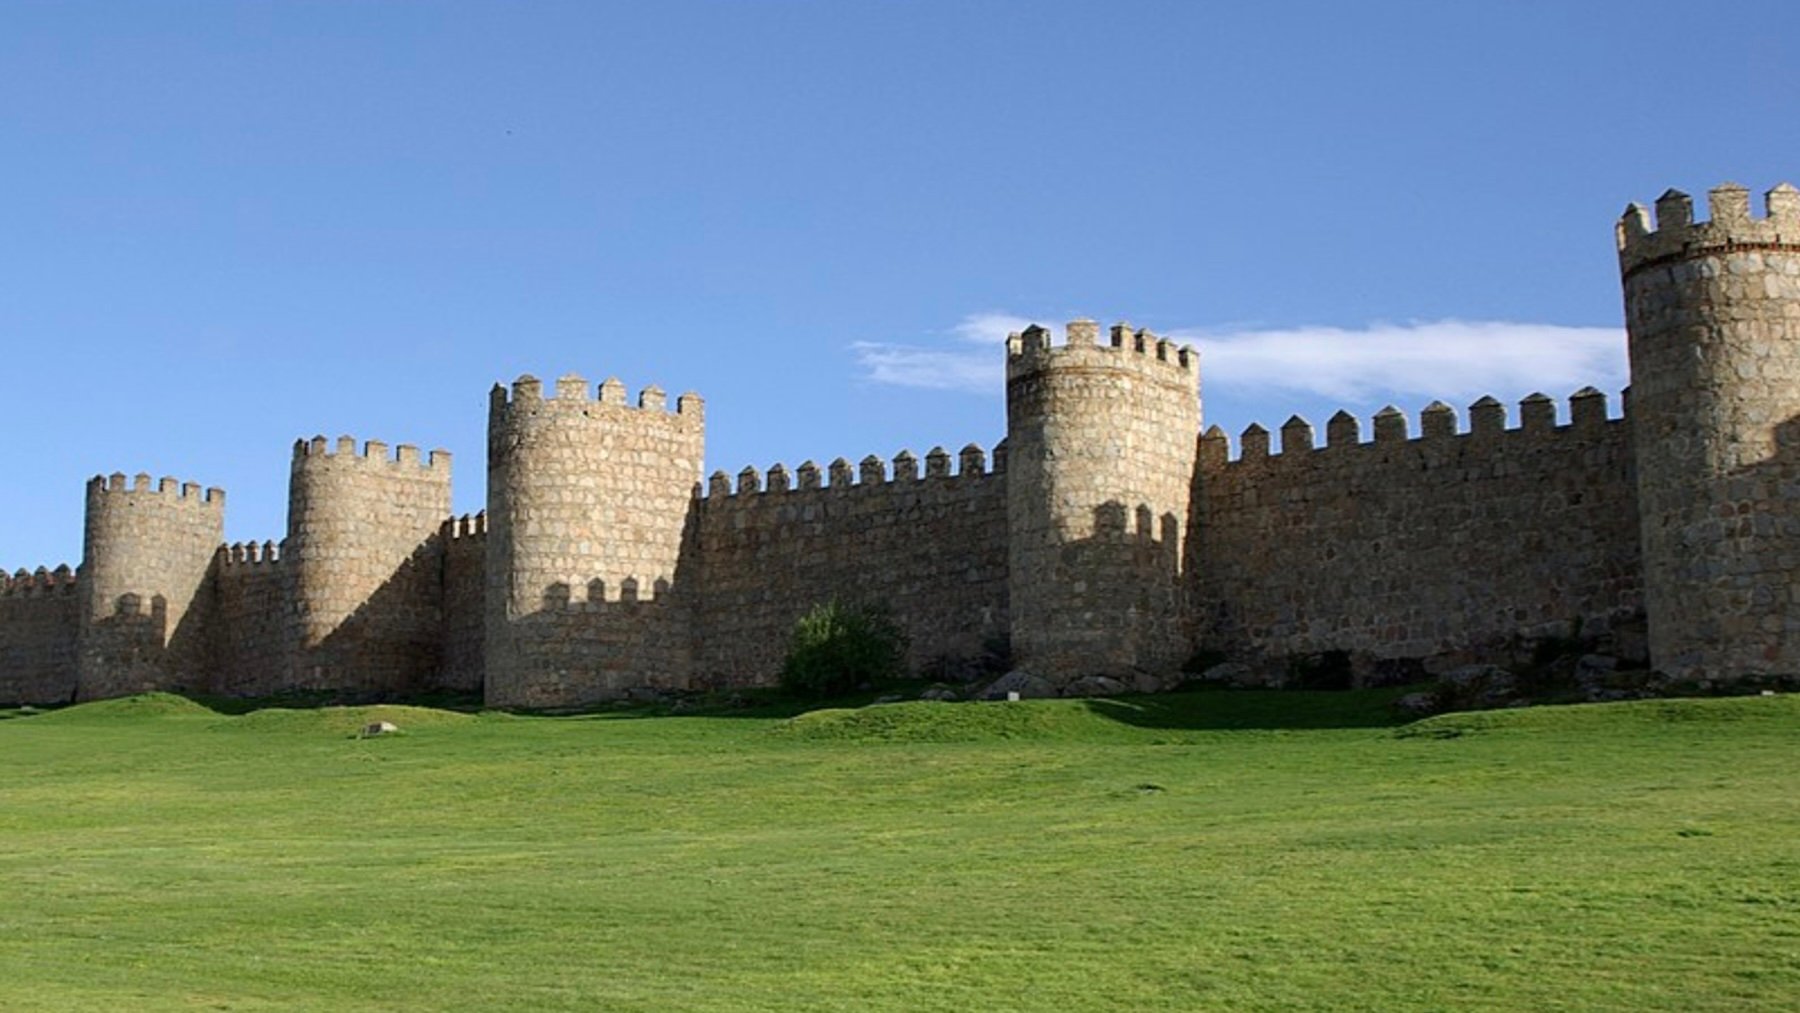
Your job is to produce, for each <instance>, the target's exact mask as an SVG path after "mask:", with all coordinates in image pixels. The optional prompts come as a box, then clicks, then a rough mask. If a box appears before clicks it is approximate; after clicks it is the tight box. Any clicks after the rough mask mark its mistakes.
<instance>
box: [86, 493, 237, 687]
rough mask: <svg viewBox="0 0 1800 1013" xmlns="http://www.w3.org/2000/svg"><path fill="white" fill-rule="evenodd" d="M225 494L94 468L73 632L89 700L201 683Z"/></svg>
mask: <svg viewBox="0 0 1800 1013" xmlns="http://www.w3.org/2000/svg"><path fill="white" fill-rule="evenodd" d="M224 540H225V493H224V492H223V491H222V490H219V489H208V490H206V492H205V493H204V494H202V493H201V491H200V487H199V486H198V485H195V484H193V483H192V482H189V483H185V484H183V483H178V482H176V481H175V480H174V479H172V478H165V479H162V480H161V481H160V482H158V483H157V484H156V485H155V486H154V487H153V486H152V485H151V484H150V476H149V475H138V476H137V477H136V479H135V480H133V481H132V483H131V485H130V486H129V487H127V485H126V481H125V476H124V475H120V474H115V475H113V476H112V477H111V478H110V479H108V478H100V477H98V476H96V477H95V478H93V479H92V480H90V481H89V482H88V486H87V523H86V529H85V531H84V532H83V537H82V564H81V577H80V583H79V585H78V587H79V593H80V598H81V605H80V625H79V627H78V628H77V635H76V695H77V697H79V698H80V699H83V700H99V699H103V698H106V697H114V696H125V695H128V694H131V693H141V692H145V691H148V690H158V689H193V690H204V689H207V688H208V687H207V686H206V685H205V678H206V673H207V671H208V668H209V662H210V660H211V659H210V654H209V651H210V639H209V636H210V631H209V630H208V628H207V626H208V621H209V619H210V611H211V610H210V608H209V604H210V601H211V594H210V591H211V586H210V584H209V583H208V576H209V574H210V573H211V567H212V561H213V556H214V554H215V553H216V552H217V551H218V548H219V545H220V543H222V542H223V541H224Z"/></svg>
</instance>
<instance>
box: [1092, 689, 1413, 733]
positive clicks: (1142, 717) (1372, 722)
mask: <svg viewBox="0 0 1800 1013" xmlns="http://www.w3.org/2000/svg"><path fill="white" fill-rule="evenodd" d="M1404 692H1406V691H1405V690H1404V689H1359V690H1342V691H1335V692H1309V691H1305V690H1275V689H1218V690H1189V691H1185V692H1180V693H1166V694H1159V695H1156V696H1133V697H1097V698H1092V699H1088V700H1083V701H1082V703H1083V704H1085V705H1086V706H1087V708H1088V710H1089V711H1091V712H1093V713H1094V714H1097V715H1099V716H1101V717H1104V718H1108V719H1110V720H1113V721H1118V722H1120V723H1121V724H1128V725H1134V726H1136V727H1138V728H1169V729H1186V730H1190V731H1208V730H1220V731H1224V730H1232V729H1245V730H1277V729H1316V728H1391V727H1394V726H1397V725H1403V724H1406V723H1407V722H1408V721H1410V720H1412V719H1410V718H1404V717H1400V716H1398V715H1397V714H1396V713H1395V712H1394V701H1395V699H1397V698H1398V697H1399V696H1401V694H1403V693H1404Z"/></svg>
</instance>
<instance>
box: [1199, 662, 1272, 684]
mask: <svg viewBox="0 0 1800 1013" xmlns="http://www.w3.org/2000/svg"><path fill="white" fill-rule="evenodd" d="M1200 681H1201V682H1203V683H1207V684H1209V685H1214V686H1235V687H1248V686H1257V685H1261V683H1262V680H1261V679H1259V678H1258V677H1257V675H1256V672H1255V670H1254V669H1252V668H1251V667H1250V666H1249V665H1246V664H1244V663H1243V662H1241V661H1224V662H1220V663H1219V664H1217V665H1214V666H1212V667H1211V668H1208V669H1207V670H1206V671H1204V672H1201V673H1200Z"/></svg>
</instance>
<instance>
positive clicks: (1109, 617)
mask: <svg viewBox="0 0 1800 1013" xmlns="http://www.w3.org/2000/svg"><path fill="white" fill-rule="evenodd" d="M1180 545H1181V522H1180V520H1179V519H1178V518H1177V517H1176V516H1175V515H1174V514H1173V513H1164V514H1162V515H1160V516H1159V515H1157V514H1156V513H1155V511H1154V510H1153V509H1152V508H1151V507H1150V506H1149V505H1147V504H1143V503H1139V504H1137V505H1135V506H1133V505H1130V504H1127V503H1125V502H1123V501H1121V500H1116V499H1114V500H1107V501H1106V502H1104V503H1102V504H1100V505H1099V506H1097V507H1095V508H1094V509H1093V533H1092V534H1091V535H1089V536H1088V537H1086V538H1078V539H1072V540H1069V541H1065V542H1063V543H1062V544H1061V545H1059V546H1058V547H1057V549H1056V556H1055V569H1054V573H1053V576H1052V579H1053V580H1054V581H1055V582H1056V585H1057V590H1058V592H1059V593H1060V594H1061V595H1062V601H1061V602H1060V603H1059V606H1058V609H1057V611H1058V612H1060V613H1061V614H1062V616H1063V619H1064V628H1063V629H1061V630H1060V631H1058V635H1057V643H1056V647H1055V651H1056V652H1057V654H1059V655H1061V656H1063V660H1064V661H1065V662H1066V664H1065V665H1064V666H1063V667H1065V668H1068V669H1070V670H1073V671H1077V672H1081V673H1083V674H1110V675H1123V674H1128V673H1129V672H1130V671H1131V670H1133V669H1141V670H1148V671H1151V672H1162V671H1165V670H1167V671H1173V670H1174V669H1175V668H1176V667H1178V666H1179V665H1180V663H1181V661H1182V660H1183V658H1184V656H1185V654H1186V652H1187V645H1188V640H1189V638H1188V637H1187V636H1186V635H1185V632H1184V628H1183V619H1182V608H1181V602H1182V593H1181V584H1182V579H1183V578H1182V574H1183V568H1182V557H1181V551H1180ZM1024 664H1025V667H1026V668H1027V669H1029V668H1030V667H1031V666H1030V662H1029V661H1026V662H1025V663H1024Z"/></svg>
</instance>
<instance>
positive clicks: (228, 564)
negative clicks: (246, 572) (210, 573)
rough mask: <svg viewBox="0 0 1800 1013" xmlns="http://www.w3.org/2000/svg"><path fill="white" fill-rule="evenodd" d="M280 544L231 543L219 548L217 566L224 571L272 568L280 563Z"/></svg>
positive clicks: (271, 542) (265, 542)
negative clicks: (257, 567)
mask: <svg viewBox="0 0 1800 1013" xmlns="http://www.w3.org/2000/svg"><path fill="white" fill-rule="evenodd" d="M281 549H282V546H281V543H280V542H273V541H262V542H232V543H231V544H230V545H221V546H219V552H218V558H219V566H220V567H221V568H224V569H238V568H241V567H252V566H273V565H275V564H277V563H280V562H281V561H282V554H281Z"/></svg>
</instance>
